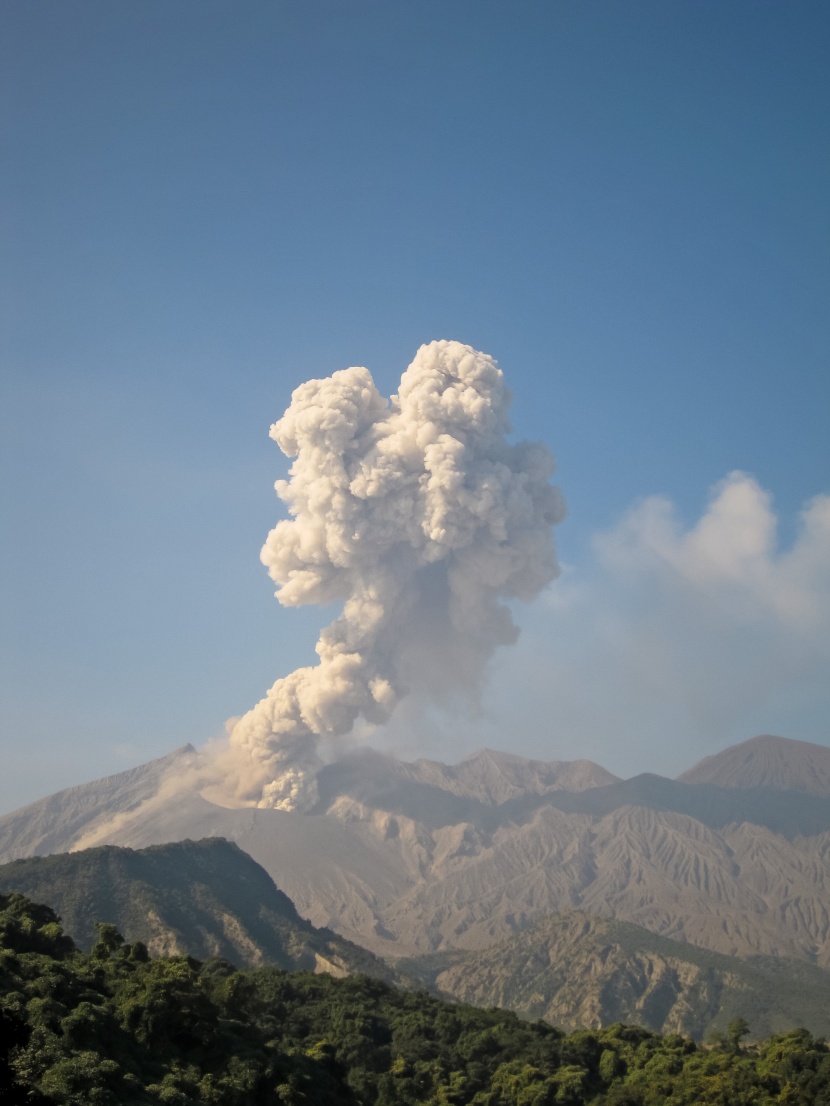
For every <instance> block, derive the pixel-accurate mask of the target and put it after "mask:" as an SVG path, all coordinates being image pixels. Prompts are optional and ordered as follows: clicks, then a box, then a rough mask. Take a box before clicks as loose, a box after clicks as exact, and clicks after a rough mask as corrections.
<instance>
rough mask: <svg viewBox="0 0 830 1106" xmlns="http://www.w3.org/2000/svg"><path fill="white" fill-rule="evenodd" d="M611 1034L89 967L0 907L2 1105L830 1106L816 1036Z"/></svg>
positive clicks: (125, 966) (408, 1002) (26, 917)
mask: <svg viewBox="0 0 830 1106" xmlns="http://www.w3.org/2000/svg"><path fill="white" fill-rule="evenodd" d="M745 1030H746V1025H745V1024H744V1023H743V1022H741V1021H740V1020H739V1019H736V1020H735V1021H734V1022H733V1023H732V1024H731V1026H730V1028H729V1031H728V1033H727V1034H725V1035H723V1036H722V1037H721V1038H719V1040H718V1041H717V1042H715V1043H714V1045H713V1046H712V1047H709V1048H706V1049H701V1048H698V1047H697V1046H696V1045H695V1044H694V1042H692V1041H690V1040H686V1039H684V1038H682V1037H679V1036H667V1037H660V1036H658V1035H657V1034H654V1033H651V1032H649V1031H648V1030H645V1029H640V1028H636V1027H632V1026H625V1025H620V1024H617V1025H613V1026H610V1027H609V1028H607V1029H605V1030H601V1031H592V1032H587V1031H582V1032H578V1033H573V1034H571V1035H570V1036H565V1035H564V1034H563V1033H561V1032H560V1031H558V1030H556V1029H554V1028H553V1027H551V1026H549V1025H547V1024H545V1023H542V1022H537V1023H535V1024H531V1023H528V1022H522V1021H521V1020H520V1019H519V1018H517V1017H516V1016H515V1015H513V1014H508V1013H505V1012H503V1011H497V1010H479V1009H476V1008H474V1007H469V1006H453V1005H449V1004H446V1003H443V1002H440V1001H439V1000H437V999H434V998H431V997H430V996H428V995H427V994H425V993H406V992H401V991H395V990H393V989H391V988H390V987H388V986H386V985H385V984H384V983H382V982H381V981H378V980H373V979H369V978H367V977H365V976H358V977H351V978H348V979H333V978H331V977H329V976H325V975H323V976H315V975H310V974H307V973H304V972H296V973H289V972H284V971H281V970H280V969H277V968H259V969H255V970H249V971H244V972H240V971H237V970H235V969H234V968H233V967H232V966H231V965H230V964H229V963H227V962H226V961H224V960H219V959H214V960H208V961H206V962H204V963H200V962H198V961H196V960H193V959H191V958H189V957H183V956H176V957H170V958H166V959H151V958H150V957H149V956H148V954H147V950H146V948H145V946H143V945H142V944H141V943H138V942H136V943H134V944H127V943H125V942H124V941H123V939H122V938H121V936H120V935H119V933H118V931H117V930H116V929H115V927H114V926H112V925H101V926H100V927H99V939H98V941H97V942H96V944H95V946H94V947H93V949H92V952H91V954H89V955H86V954H83V953H80V952H78V951H77V950H76V948H75V946H74V945H73V942H72V941H71V940H70V939H69V938H68V937H66V936H65V935H64V934H63V932H62V930H61V928H60V925H59V924H58V919H57V917H56V916H55V914H54V913H53V912H52V911H51V910H50V909H49V908H48V907H43V906H37V905H34V904H33V903H31V902H30V901H29V900H28V899H26V898H24V897H23V896H21V895H18V894H12V895H8V896H0V1039H2V1041H3V1042H4V1043H3V1046H2V1048H0V1101H2V1102H3V1103H4V1104H5V1103H8V1104H10V1106H15V1104H22V1103H30V1104H34V1106H38V1104H43V1103H66V1104H70V1103H71V1104H78V1106H81V1104H83V1106H87V1104H89V1106H109V1104H112V1106H122V1104H123V1106H130V1104H136V1106H137V1104H145V1103H171V1104H175V1106H179V1104H180V1106H185V1104H189V1103H208V1104H215V1106H254V1104H257V1106H259V1104H261V1106H270V1104H274V1106H276V1104H279V1103H294V1104H300V1103H305V1104H320V1106H323V1104H326V1106H340V1104H342V1106H358V1104H363V1103H365V1104H370V1103H371V1104H377V1106H398V1104H401V1106H406V1104H415V1103H424V1104H426V1103H432V1104H436V1106H451V1104H456V1106H462V1104H467V1103H469V1104H475V1106H552V1104H554V1103H555V1104H562V1106H578V1104H580V1103H588V1102H591V1103H597V1104H598V1106H599V1104H603V1103H608V1104H609V1106H610V1104H612V1103H613V1104H615V1106H657V1104H663V1103H668V1104H672V1106H675V1104H677V1106H680V1104H692V1103H694V1104H698V1103H708V1104H712V1106H718V1104H722V1106H740V1104H742V1103H752V1104H753V1106H765V1104H768V1103H782V1104H783V1103H786V1104H787V1106H798V1104H802V1103H804V1104H807V1103H816V1104H826V1106H830V1052H828V1049H827V1046H826V1045H825V1043H823V1042H821V1041H817V1040H814V1039H813V1038H812V1037H811V1036H810V1034H809V1033H807V1032H806V1031H805V1030H794V1031H793V1032H790V1033H787V1034H783V1035H780V1036H777V1037H773V1038H771V1039H770V1040H768V1041H766V1042H764V1043H763V1044H762V1045H759V1046H756V1047H754V1048H752V1049H749V1048H742V1046H741V1038H742V1037H743V1036H744V1035H745Z"/></svg>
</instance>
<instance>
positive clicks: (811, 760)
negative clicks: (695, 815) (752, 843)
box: [677, 734, 830, 798]
mask: <svg viewBox="0 0 830 1106" xmlns="http://www.w3.org/2000/svg"><path fill="white" fill-rule="evenodd" d="M677 778H678V779H679V780H680V781H682V782H683V783H694V784H697V783H714V784H717V785H718V786H719V787H734V788H749V787H770V788H775V789H776V790H779V791H797V792H801V793H803V794H805V795H820V796H822V797H824V798H828V797H830V748H827V747H826V746H824V745H813V744H812V743H810V742H808V741H793V740H791V739H790V738H787V737H774V736H772V735H771V734H761V735H760V736H759V737H752V738H750V739H749V741H742V742H741V744H740V745H733V746H732V747H731V748H729V749H725V750H724V751H723V752H722V753H716V754H715V755H714V756H711V757H706V758H705V759H704V760H702V761H700V763H699V764H696V765H695V766H694V767H693V768H690V769H689V770H688V771H687V772H684V773H683V774H682V775H681V776H678V777H677Z"/></svg>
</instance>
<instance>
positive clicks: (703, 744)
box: [465, 472, 830, 775]
mask: <svg viewBox="0 0 830 1106" xmlns="http://www.w3.org/2000/svg"><path fill="white" fill-rule="evenodd" d="M777 531H778V520H777V518H776V515H775V512H774V510H773V506H772V501H771V497H770V495H769V493H768V492H766V491H765V490H764V489H763V488H762V487H760V485H759V484H758V483H757V481H756V480H754V479H753V478H752V477H751V476H749V475H747V474H746V473H742V472H733V473H731V474H730V475H729V476H728V477H727V478H726V479H725V480H724V481H722V482H721V483H720V484H719V485H717V486H716V487H715V488H714V489H713V491H712V496H711V499H710V502H709V504H708V506H707V508H706V510H705V511H704V513H703V514H702V515H701V517H700V518H699V519H698V520H697V521H696V522H695V523H694V524H693V525H691V526H684V525H683V523H682V522H681V520H680V518H679V517H678V513H677V511H676V509H675V507H674V505H673V504H672V502H671V501H670V500H668V499H665V498H663V497H650V498H648V499H645V500H643V501H642V502H641V503H639V504H638V505H636V506H634V507H633V508H632V509H631V510H630V511H629V512H628V513H627V514H626V515H625V516H624V518H623V519H622V520H621V521H620V523H619V524H618V525H617V526H615V527H614V528H613V529H612V530H610V531H609V532H606V533H603V534H600V535H598V536H597V537H596V539H595V541H594V545H593V551H594V557H593V561H592V563H591V564H590V565H588V566H586V567H584V568H580V569H579V570H577V569H573V568H571V569H570V570H566V571H565V572H564V573H563V575H562V577H561V578H560V579H559V580H558V581H556V582H555V583H554V584H553V585H552V586H551V587H550V588H549V589H548V591H547V592H546V593H545V595H544V597H543V600H542V601H541V602H540V603H539V604H537V605H536V606H535V608H534V609H533V610H532V612H531V613H530V614H529V615H528V616H527V617H525V618H524V619H523V620H522V621H523V624H524V632H523V635H522V638H521V639H520V642H519V645H518V646H517V648H516V649H515V650H514V651H513V652H512V653H506V652H505V653H502V654H501V655H500V656H499V658H498V661H497V664H496V666H495V668H494V672H493V677H494V679H493V688H492V693H491V696H490V697H489V698H490V705H491V708H492V709H491V711H490V719H489V721H488V722H487V724H486V726H487V733H486V735H485V739H486V741H487V742H488V743H494V744H499V745H501V746H502V747H505V746H507V747H510V746H511V745H515V747H516V749H517V751H520V752H527V753H530V754H531V755H537V756H542V757H545V758H561V759H571V758H573V757H575V756H587V757H591V758H593V759H596V760H599V761H601V762H602V763H603V764H605V765H606V766H607V767H609V768H611V769H612V770H613V771H616V772H618V773H620V774H623V775H630V774H633V773H634V772H638V771H644V770H647V769H652V770H655V771H662V772H666V773H671V774H673V773H675V772H679V771H680V770H682V769H683V768H684V767H688V766H689V765H691V763H693V762H694V761H695V760H696V759H697V758H698V757H699V756H702V755H704V754H705V753H708V752H711V751H713V750H715V749H718V748H722V747H723V746H724V745H726V744H728V743H730V742H732V741H737V740H743V739H745V738H747V737H751V736H752V735H753V734H755V733H758V732H763V731H766V732H777V733H781V734H784V735H785V736H791V737H796V738H802V739H805V740H810V741H830V725H828V718H830V496H826V495H822V496H817V497H816V498H815V499H812V500H811V501H810V502H808V503H807V504H806V505H805V507H804V509H803V511H802V513H801V518H800V525H799V529H798V533H797V536H796V538H795V540H794V542H793V543H792V545H791V546H790V547H789V548H781V547H780V544H779V542H778V536H777ZM475 732H476V731H475V730H474V729H473V728H472V727H470V728H469V730H467V731H466V732H465V738H466V739H468V740H469V741H471V742H472V741H475V736H474V734H475ZM478 733H479V734H480V728H479V730H478ZM477 743H478V744H481V743H482V742H481V740H478V742H477Z"/></svg>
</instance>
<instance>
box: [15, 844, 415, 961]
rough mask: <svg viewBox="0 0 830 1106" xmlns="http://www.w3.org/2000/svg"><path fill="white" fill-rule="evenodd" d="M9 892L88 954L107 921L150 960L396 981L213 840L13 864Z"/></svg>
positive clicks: (235, 851) (233, 849) (232, 849)
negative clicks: (46, 910)
mask: <svg viewBox="0 0 830 1106" xmlns="http://www.w3.org/2000/svg"><path fill="white" fill-rule="evenodd" d="M12 891H17V892H19V893H20V894H23V895H26V896H28V897H29V898H31V899H34V900H35V901H36V902H43V903H47V904H48V905H49V906H50V907H52V909H53V910H55V911H56V913H58V914H59V915H60V917H61V918H62V919H63V923H64V925H65V926H66V928H67V929H68V930H69V931H70V932H71V933H72V934H73V936H74V938H75V940H76V941H77V943H78V944H79V945H80V947H81V948H82V949H86V950H87V951H88V950H89V949H91V948H92V945H93V943H94V941H95V939H96V929H95V923H96V922H98V921H106V922H111V923H113V924H114V925H115V926H116V927H117V928H118V929H119V930H120V931H121V932H122V933H123V934H125V936H126V937H128V938H129V939H130V940H140V941H142V942H143V943H144V944H145V945H147V947H148V949H149V951H150V952H151V953H153V954H166V955H169V954H177V953H187V954H189V955H191V956H196V957H199V958H202V959H204V958H205V957H207V956H224V957H226V958H227V959H228V960H231V961H233V963H234V964H237V965H240V966H246V967H254V966H256V965H259V964H274V965H276V966H277V967H280V968H288V969H292V968H293V969H296V968H308V969H310V970H312V971H327V972H330V973H331V974H333V975H348V974H351V973H353V972H363V973H365V974H367V975H372V976H377V977H378V978H380V979H385V980H387V981H388V982H394V981H395V980H396V978H397V977H396V975H395V972H394V971H393V969H391V968H390V967H389V966H388V965H387V964H385V963H384V962H383V961H382V960H380V959H378V958H377V957H376V956H373V955H372V953H370V952H367V951H366V950H365V949H363V948H361V947H360V946H359V945H355V944H353V943H352V942H351V941H347V940H346V939H345V938H344V937H340V936H338V935H337V934H336V933H333V932H332V931H331V930H329V929H322V928H318V927H316V926H313V925H311V923H310V922H307V921H306V920H305V918H301V917H300V915H299V914H298V913H297V911H296V910H295V909H294V905H293V903H292V902H291V900H290V899H289V898H288V897H287V896H286V895H284V894H283V893H282V891H280V890H278V889H277V887H275V885H274V882H273V880H272V879H271V877H270V876H269V875H268V873H267V872H266V871H265V870H264V869H263V868H261V867H260V866H259V864H257V863H256V861H255V860H252V859H251V857H250V856H248V854H247V853H244V852H242V850H241V849H239V848H238V847H237V846H236V845H234V844H233V843H232V842H230V841H225V840H223V839H221V838H213V839H208V840H204V841H179V842H175V843H173V844H168V845H155V846H152V847H151V848H149V849H141V850H135V849H123V848H119V847H117V846H115V845H105V846H101V847H99V848H97V849H83V850H82V851H80V852H75V853H59V854H57V855H54V856H44V857H30V858H28V859H26V860H15V861H12V862H11V863H10V864H4V865H2V866H0V893H7V894H8V893H9V892H12Z"/></svg>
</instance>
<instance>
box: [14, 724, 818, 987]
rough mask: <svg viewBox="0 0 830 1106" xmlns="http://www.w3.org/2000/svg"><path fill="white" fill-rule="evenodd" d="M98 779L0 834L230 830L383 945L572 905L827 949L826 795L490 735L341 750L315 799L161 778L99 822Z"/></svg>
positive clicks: (129, 835) (78, 838) (498, 934)
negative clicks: (458, 754)
mask: <svg viewBox="0 0 830 1106" xmlns="http://www.w3.org/2000/svg"><path fill="white" fill-rule="evenodd" d="M794 744H795V745H801V744H802V743H794ZM788 747H789V746H788ZM815 748H816V747H812V746H810V747H809V748H808V753H809V755H810V756H811V757H812V756H814V755H818V754H815ZM797 752H798V750H797V749H796V753H797ZM147 767H150V766H147ZM116 779H117V778H116ZM103 785H107V787H111V786H112V785H111V782H110V781H100V782H99V783H97V784H90V785H89V793H90V794H89V796H87V795H81V796H78V795H76V799H77V800H78V804H79V806H81V807H83V809H82V810H81V813H80V814H79V813H78V811H77V810H75V809H74V808H73V807H72V804H71V803H70V804H66V807H65V810H64V816H65V824H66V831H65V833H64V836H63V840H61V834H60V832H59V829H60V827H59V826H58V825H57V824H54V823H53V825H52V826H51V829H50V834H49V836H48V837H46V838H45V837H43V835H42V834H41V836H38V833H37V832H36V831H37V829H38V824H39V823H40V822H41V821H42V817H41V813H42V806H43V803H42V804H34V805H33V807H30V808H25V809H24V810H22V811H18V812H16V813H15V814H13V815H7V816H6V818H5V819H0V838H2V834H3V833H4V832H5V833H6V840H7V842H8V839H9V826H10V824H13V825H14V826H16V827H17V828H18V829H19V830H20V831H21V836H20V843H19V844H18V846H17V848H18V852H17V855H27V854H28V855H31V854H32V853H35V852H43V851H46V848H45V845H44V842H45V841H46V842H48V843H49V846H50V847H51V848H53V849H54V848H61V849H66V848H72V847H74V846H77V844H78V843H79V842H82V841H83V840H84V839H85V835H86V839H87V840H88V841H90V843H92V842H94V843H99V842H100V843H101V844H104V843H111V844H120V845H127V846H131V847H133V848H145V847H147V846H150V845H154V844H161V843H163V842H168V841H181V840H183V839H185V838H194V839H195V838H203V837H224V838H227V839H228V840H231V841H235V842H236V843H237V844H238V845H239V847H240V848H241V849H243V850H244V851H245V852H247V853H248V854H249V855H250V856H252V857H253V858H254V859H255V860H256V861H257V862H258V863H259V864H261V865H262V866H263V867H264V868H265V869H266V871H268V872H269V873H270V874H271V875H272V877H273V878H274V879H275V880H276V881H277V882H278V883H279V886H280V887H281V888H282V889H283V890H284V891H285V893H286V894H287V895H288V896H289V897H290V898H291V900H292V901H293V902H294V904H295V905H296V907H297V909H298V911H299V913H300V914H301V915H303V916H304V917H305V918H307V919H309V920H310V921H311V922H312V923H314V924H315V925H318V926H327V927H329V928H331V929H334V930H335V931H337V932H338V933H340V934H341V935H343V936H344V937H347V938H348V939H350V940H352V941H355V942H356V943H359V944H361V945H363V946H364V947H366V948H370V949H371V950H372V951H374V952H376V953H378V954H380V955H383V956H389V957H400V956H406V955H410V956H411V955H418V954H422V953H428V952H434V951H438V950H441V949H452V948H463V949H483V948H486V947H487V946H488V945H490V944H492V943H493V942H495V941H498V940H501V939H503V938H505V937H508V936H510V935H511V934H513V933H516V932H520V931H521V930H524V929H527V928H528V927H529V926H531V925H532V924H533V923H534V922H536V921H539V920H540V919H542V918H543V917H545V916H546V915H548V914H551V913H565V912H569V911H573V910H575V909H578V910H582V911H585V912H588V913H590V914H594V915H597V916H607V915H609V914H613V915H614V916H615V917H617V918H618V919H619V920H622V921H628V922H631V923H634V924H636V925H640V926H644V927H645V928H646V929H648V930H650V931H651V932H653V933H657V934H660V935H662V936H665V937H670V938H675V939H679V940H686V941H689V942H691V943H692V944H695V945H699V946H701V947H704V948H708V949H710V950H712V951H715V952H720V953H723V954H726V955H730V956H733V955H738V956H742V957H747V956H755V955H773V956H786V957H797V958H802V959H804V960H807V961H810V962H813V963H817V964H819V965H822V966H825V967H830V800H828V799H827V798H825V797H822V796H820V795H810V794H804V793H803V792H795V793H791V792H784V791H777V790H775V789H771V788H768V787H764V788H743V789H737V788H735V789H732V788H725V787H719V786H716V785H714V784H712V783H700V784H692V783H688V782H682V781H673V780H666V779H662V778H661V777H658V776H651V775H642V776H638V777H635V778H634V779H632V780H626V781H619V780H613V779H612V780H611V782H610V783H609V782H607V780H606V779H604V777H603V774H602V770H601V769H598V768H596V766H591V765H588V764H587V762H582V764H581V765H579V764H577V765H570V766H569V765H563V764H561V763H556V762H554V763H553V764H551V765H545V764H543V763H542V762H537V761H522V760H521V758H517V757H510V756H507V755H506V754H495V753H489V752H485V753H481V754H477V756H476V757H473V758H470V759H469V760H468V761H464V762H462V764H461V765H456V766H453V767H448V766H445V765H440V764H436V763H435V762H430V761H417V762H415V763H414V764H406V763H403V762H400V761H395V760H393V759H392V758H390V757H384V756H381V755H380V754H373V753H364V754H359V755H355V756H352V757H348V758H344V759H343V760H342V761H339V762H338V763H337V764H333V765H330V766H328V767H327V768H325V769H323V771H322V772H321V773H320V776H319V787H320V802H319V804H318V806H317V807H316V808H315V810H314V811H312V812H311V813H308V814H293V813H286V812H283V811H274V810H258V809H244V810H230V809H227V808H225V807H220V806H217V805H215V804H214V803H211V802H209V801H207V800H206V799H205V798H203V797H202V796H201V795H199V794H198V793H195V792H193V791H191V792H186V791H180V792H179V793H177V795H176V798H175V801H170V800H169V798H165V796H167V795H168V794H169V792H168V790H166V789H165V784H164V781H163V780H162V784H161V785H160V787H161V791H160V794H159V795H157V796H156V797H155V798H153V797H151V798H150V799H149V800H148V801H147V802H145V803H144V804H143V805H142V804H141V803H139V804H137V805H133V806H132V807H131V808H130V809H126V810H123V811H121V812H116V814H115V817H114V818H113V819H112V820H111V821H107V807H106V801H107V796H108V794H109V791H107V787H104V786H103ZM78 791H83V789H75V792H78ZM62 794H63V796H64V797H66V796H69V795H71V794H73V793H70V792H65V793H62ZM54 798H59V797H54ZM64 801H65V799H64ZM43 802H44V803H45V804H47V806H48V804H50V802H51V800H44V801H43ZM84 816H86V817H87V819H88V821H87V825H89V826H91V827H92V833H91V834H88V835H87V834H86V830H85V828H84ZM27 820H28V821H33V822H34V823H36V824H35V826H34V828H32V827H31V826H29V825H28V822H27Z"/></svg>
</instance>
